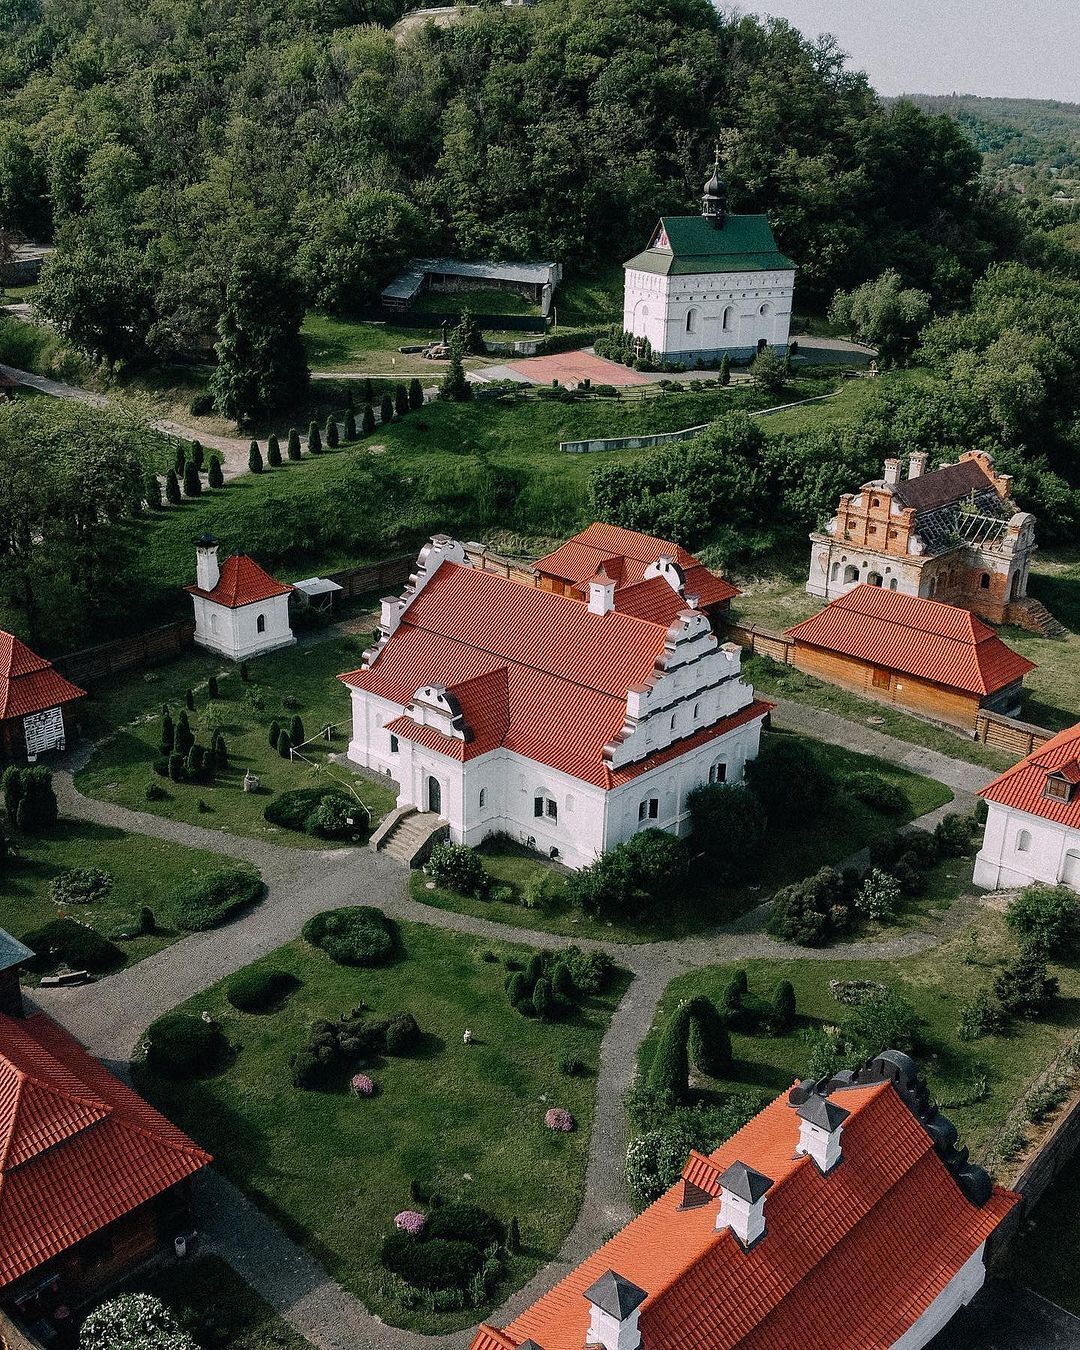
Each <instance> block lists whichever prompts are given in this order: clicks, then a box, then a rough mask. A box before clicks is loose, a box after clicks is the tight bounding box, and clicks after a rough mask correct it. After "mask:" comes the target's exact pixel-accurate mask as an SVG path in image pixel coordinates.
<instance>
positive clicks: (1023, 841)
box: [1016, 830, 1031, 853]
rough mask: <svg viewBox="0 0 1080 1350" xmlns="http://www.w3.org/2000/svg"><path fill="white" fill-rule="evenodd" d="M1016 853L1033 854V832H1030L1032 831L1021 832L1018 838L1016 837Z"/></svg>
mask: <svg viewBox="0 0 1080 1350" xmlns="http://www.w3.org/2000/svg"><path fill="white" fill-rule="evenodd" d="M1016 851H1017V853H1030V852H1031V831H1030V830H1021V831H1020V832H1019V833H1018V834H1017V836H1016Z"/></svg>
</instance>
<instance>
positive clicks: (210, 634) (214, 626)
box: [191, 595, 296, 661]
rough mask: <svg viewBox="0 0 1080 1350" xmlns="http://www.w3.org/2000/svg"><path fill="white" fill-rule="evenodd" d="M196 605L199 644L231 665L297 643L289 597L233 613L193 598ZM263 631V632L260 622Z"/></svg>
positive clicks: (242, 608)
mask: <svg viewBox="0 0 1080 1350" xmlns="http://www.w3.org/2000/svg"><path fill="white" fill-rule="evenodd" d="M191 598H192V601H193V602H194V605H195V641H196V642H197V643H198V645H199V646H200V647H207V648H209V650H210V651H214V652H220V653H221V655H222V656H227V657H228V658H229V659H230V660H231V661H244V660H247V658H248V657H252V656H261V655H263V653H265V652H272V651H276V650H277V649H278V648H279V647H290V646H292V644H293V643H294V642H295V641H296V638H294V637H293V632H292V627H291V625H290V623H289V597H288V595H275V596H272V597H271V598H270V599H269V600H260V601H258V602H257V603H255V604H252V605H240V606H239V607H238V608H236V609H230V608H229V606H228V605H218V604H215V603H214V602H213V601H212V600H206V599H204V598H203V597H202V596H201V595H193V596H192V597H191ZM260 618H261V619H262V620H263V624H264V628H263V631H262V632H260V631H259V619H260Z"/></svg>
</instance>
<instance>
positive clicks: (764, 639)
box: [723, 619, 795, 666]
mask: <svg viewBox="0 0 1080 1350" xmlns="http://www.w3.org/2000/svg"><path fill="white" fill-rule="evenodd" d="M723 624H724V636H725V637H726V638H728V640H729V641H731V642H737V643H738V644H739V646H740V647H745V648H746V650H747V651H748V652H750V654H751V655H752V656H771V657H772V659H773V660H774V661H779V662H780V664H781V665H782V666H790V665H791V663H792V662H791V650H792V648H793V647H794V646H795V644H794V642H792V641H791V639H790V638H786V637H784V635H783V633H774V632H773V631H772V629H771V628H759V627H758V625H757V624H756V623H750V624H741V623H732V622H731V621H730V620H726V619H725V620H723Z"/></svg>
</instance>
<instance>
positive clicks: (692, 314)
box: [686, 309, 698, 333]
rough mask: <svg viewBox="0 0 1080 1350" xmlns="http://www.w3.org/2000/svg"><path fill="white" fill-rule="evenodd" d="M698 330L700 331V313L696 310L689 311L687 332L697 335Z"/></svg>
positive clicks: (687, 314) (687, 312)
mask: <svg viewBox="0 0 1080 1350" xmlns="http://www.w3.org/2000/svg"><path fill="white" fill-rule="evenodd" d="M697 330H698V312H697V310H696V309H688V310H687V311H686V331H687V332H688V333H696V332H697Z"/></svg>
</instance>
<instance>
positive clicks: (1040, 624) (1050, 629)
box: [1005, 595, 1069, 638]
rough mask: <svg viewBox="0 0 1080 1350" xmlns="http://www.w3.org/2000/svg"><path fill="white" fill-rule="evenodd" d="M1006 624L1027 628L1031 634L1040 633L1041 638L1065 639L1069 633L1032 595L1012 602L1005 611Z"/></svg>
mask: <svg viewBox="0 0 1080 1350" xmlns="http://www.w3.org/2000/svg"><path fill="white" fill-rule="evenodd" d="M1005 622H1006V623H1011V624H1015V625H1016V627H1017V628H1026V629H1027V631H1028V632H1029V633H1038V634H1039V635H1040V636H1041V637H1049V638H1057V637H1064V636H1065V635H1066V633H1067V632H1068V631H1069V630H1068V629H1067V628H1066V627H1065V625H1064V624H1063V623H1059V622H1058V620H1057V619H1055V618H1054V616H1053V615H1052V614H1051V613H1050V611H1049V610H1048V609H1047V608H1046V606H1045V605H1044V604H1043V602H1042V601H1041V600H1036V599H1035V598H1034V597H1033V596H1030V595H1027V596H1025V597H1024V598H1023V600H1014V601H1012V603H1011V604H1010V605H1009V606H1008V607H1007V608H1006V610H1005Z"/></svg>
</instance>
